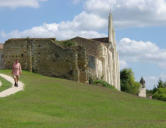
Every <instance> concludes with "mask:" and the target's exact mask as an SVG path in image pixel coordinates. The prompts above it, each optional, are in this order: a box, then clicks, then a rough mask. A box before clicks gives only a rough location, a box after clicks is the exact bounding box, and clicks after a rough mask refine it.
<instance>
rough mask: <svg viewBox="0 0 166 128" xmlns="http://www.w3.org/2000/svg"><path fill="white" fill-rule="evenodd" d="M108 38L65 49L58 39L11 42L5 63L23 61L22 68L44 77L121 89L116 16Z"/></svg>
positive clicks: (6, 46)
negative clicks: (92, 81)
mask: <svg viewBox="0 0 166 128" xmlns="http://www.w3.org/2000/svg"><path fill="white" fill-rule="evenodd" d="M108 30H109V34H108V38H96V39H86V38H81V37H75V38H73V39H71V40H68V41H70V42H74V43H75V44H76V45H75V46H71V47H63V46H62V45H60V44H61V43H63V41H57V40H56V39H54V38H45V39H39V38H23V39H9V40H7V41H6V42H5V44H4V49H3V60H4V61H3V62H4V65H5V68H11V67H12V63H13V61H14V60H15V59H19V61H20V63H21V65H22V68H23V69H25V70H29V71H33V72H37V73H40V74H43V75H49V76H55V77H60V78H66V79H70V80H76V81H80V82H84V83H88V80H89V78H90V77H92V78H98V79H103V80H105V81H107V82H108V83H110V84H111V85H113V86H115V88H117V89H118V90H120V69H119V56H118V53H117V50H116V41H115V32H114V28H113V25H112V15H111V14H110V15H109V28H108Z"/></svg>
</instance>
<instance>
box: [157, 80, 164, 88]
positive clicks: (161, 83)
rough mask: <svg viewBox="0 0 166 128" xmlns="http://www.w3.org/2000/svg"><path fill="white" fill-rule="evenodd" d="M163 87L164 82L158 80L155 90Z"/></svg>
mask: <svg viewBox="0 0 166 128" xmlns="http://www.w3.org/2000/svg"><path fill="white" fill-rule="evenodd" d="M163 87H164V82H163V81H162V80H161V79H160V80H159V81H158V84H157V88H163Z"/></svg>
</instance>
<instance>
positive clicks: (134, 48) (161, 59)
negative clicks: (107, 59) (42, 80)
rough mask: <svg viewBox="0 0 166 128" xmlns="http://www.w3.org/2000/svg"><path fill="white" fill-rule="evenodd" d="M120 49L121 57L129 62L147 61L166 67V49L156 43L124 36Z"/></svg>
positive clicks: (119, 45)
mask: <svg viewBox="0 0 166 128" xmlns="http://www.w3.org/2000/svg"><path fill="white" fill-rule="evenodd" d="M118 51H119V54H120V58H121V59H123V60H125V61H127V62H147V63H154V64H157V65H158V66H160V67H162V68H163V67H166V49H161V48H159V47H158V46H157V45H156V44H155V43H152V42H149V41H147V42H144V41H135V40H131V39H129V38H123V39H121V40H120V42H119V44H118Z"/></svg>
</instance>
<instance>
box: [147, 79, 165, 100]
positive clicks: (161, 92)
mask: <svg viewBox="0 0 166 128" xmlns="http://www.w3.org/2000/svg"><path fill="white" fill-rule="evenodd" d="M147 94H148V95H149V96H152V98H153V99H158V100H163V101H166V81H162V80H159V81H158V84H157V85H156V87H155V88H154V89H152V90H147Z"/></svg>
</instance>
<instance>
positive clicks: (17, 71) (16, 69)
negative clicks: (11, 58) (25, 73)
mask: <svg viewBox="0 0 166 128" xmlns="http://www.w3.org/2000/svg"><path fill="white" fill-rule="evenodd" d="M12 73H13V75H15V76H19V75H20V74H21V64H20V63H14V64H13V69H12Z"/></svg>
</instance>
